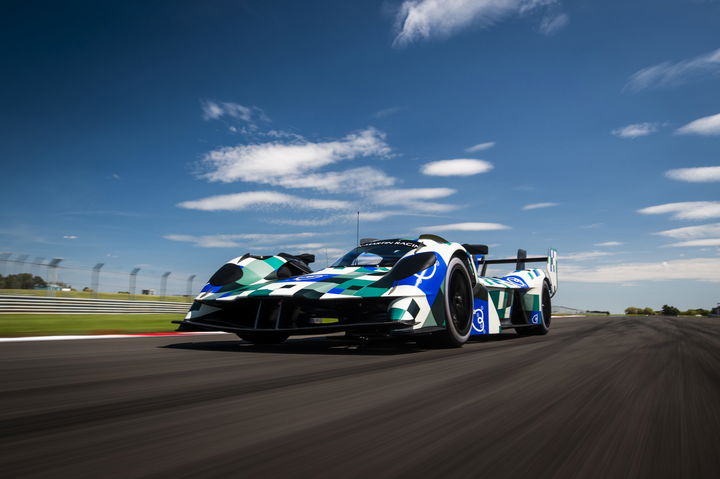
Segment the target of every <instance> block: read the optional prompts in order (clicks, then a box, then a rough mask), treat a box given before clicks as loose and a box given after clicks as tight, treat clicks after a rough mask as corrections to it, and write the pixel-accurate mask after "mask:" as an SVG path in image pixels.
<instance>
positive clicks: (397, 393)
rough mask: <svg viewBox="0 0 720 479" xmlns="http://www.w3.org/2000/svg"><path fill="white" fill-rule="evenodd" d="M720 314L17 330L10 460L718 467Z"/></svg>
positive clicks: (307, 473) (532, 469)
mask: <svg viewBox="0 0 720 479" xmlns="http://www.w3.org/2000/svg"><path fill="white" fill-rule="evenodd" d="M719 338H720V320H719V319H707V318H665V317H632V318H631V317H587V318H555V319H554V320H553V323H552V328H551V331H550V333H549V334H548V335H547V336H539V337H538V336H535V337H519V336H515V335H514V334H513V333H512V332H508V333H506V334H502V335H500V336H497V337H495V338H493V339H488V340H482V341H473V342H471V343H469V344H467V345H465V347H463V348H461V349H423V348H420V347H417V346H415V345H414V344H403V343H370V344H360V345H358V344H353V343H346V342H343V341H338V340H330V339H326V338H300V339H292V338H291V339H290V340H289V341H288V342H286V343H285V344H282V345H277V346H270V347H256V346H252V345H249V344H246V343H243V342H241V341H240V340H238V339H237V338H236V337H235V336H232V335H227V334H225V335H223V334H218V335H202V336H158V337H139V338H130V339H104V340H94V341H82V340H78V341H74V340H68V341H51V342H17V343H2V344H0V402H1V404H0V406H1V407H0V451H1V452H0V471H2V475H3V476H4V477H8V478H10V477H12V478H19V477H48V478H50V477H53V478H56V477H74V478H80V477H103V478H133V477H172V478H183V477H194V478H197V477H203V478H205V477H313V478H316V477H327V478H334V479H337V478H341V477H357V478H368V477H375V478H377V477H392V478H396V477H408V478H410V477H413V478H418V477H423V478H426V477H437V478H440V477H442V478H446V477H458V478H472V477H513V478H517V477H553V478H560V477H567V478H578V477H593V478H594V477H598V478H609V477H612V478H647V477H653V478H657V477H668V478H681V477H685V478H717V477H720V339H719Z"/></svg>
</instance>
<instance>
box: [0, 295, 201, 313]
mask: <svg viewBox="0 0 720 479" xmlns="http://www.w3.org/2000/svg"><path fill="white" fill-rule="evenodd" d="M189 308H190V304H189V303H176V302H170V301H129V300H115V299H89V298H52V297H45V296H10V295H8V296H5V295H0V314H2V313H47V314H61V313H64V314H89V313H94V314H99V313H104V314H125V313H136V314H137V313H186V312H187V310H188V309H189Z"/></svg>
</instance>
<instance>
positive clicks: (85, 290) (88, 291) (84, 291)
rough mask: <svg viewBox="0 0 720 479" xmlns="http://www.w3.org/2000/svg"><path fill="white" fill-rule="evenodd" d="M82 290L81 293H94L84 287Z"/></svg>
mask: <svg viewBox="0 0 720 479" xmlns="http://www.w3.org/2000/svg"><path fill="white" fill-rule="evenodd" d="M82 290H83V293H94V291H93V289H92V288H89V287H87V286H85V287H84V288H83V289H82Z"/></svg>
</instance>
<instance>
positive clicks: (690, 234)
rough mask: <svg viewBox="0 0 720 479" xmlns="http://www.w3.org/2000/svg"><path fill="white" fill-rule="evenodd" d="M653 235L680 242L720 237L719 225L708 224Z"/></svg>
mask: <svg viewBox="0 0 720 479" xmlns="http://www.w3.org/2000/svg"><path fill="white" fill-rule="evenodd" d="M653 234H655V235H660V236H666V237H668V238H673V239H680V240H682V239H684V240H689V239H696V238H705V237H708V236H720V223H710V224H707V225H698V226H686V227H684V228H675V229H671V230H665V231H658V232H657V233H653Z"/></svg>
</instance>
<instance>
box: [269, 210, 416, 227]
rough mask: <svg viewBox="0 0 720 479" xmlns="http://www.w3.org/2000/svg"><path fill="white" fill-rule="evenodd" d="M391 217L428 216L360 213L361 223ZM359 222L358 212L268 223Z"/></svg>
mask: <svg viewBox="0 0 720 479" xmlns="http://www.w3.org/2000/svg"><path fill="white" fill-rule="evenodd" d="M391 216H428V215H417V214H415V213H412V212H410V211H407V210H388V211H360V222H361V223H364V222H366V221H381V220H384V219H386V218H389V217H391ZM356 220H357V212H351V213H342V214H338V215H331V216H325V217H320V218H305V219H289V218H277V219H271V220H269V221H268V222H269V223H273V224H281V225H293V226H323V225H329V224H332V223H349V222H354V221H356Z"/></svg>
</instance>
